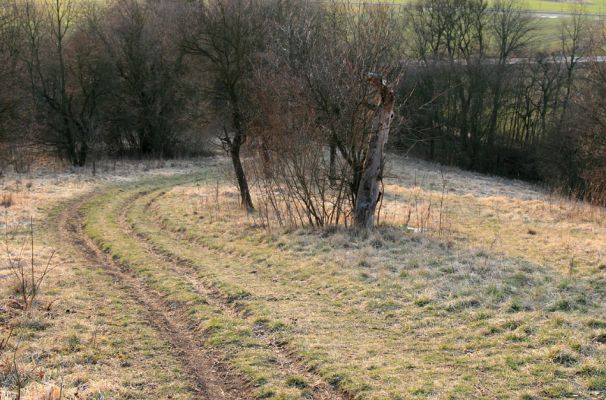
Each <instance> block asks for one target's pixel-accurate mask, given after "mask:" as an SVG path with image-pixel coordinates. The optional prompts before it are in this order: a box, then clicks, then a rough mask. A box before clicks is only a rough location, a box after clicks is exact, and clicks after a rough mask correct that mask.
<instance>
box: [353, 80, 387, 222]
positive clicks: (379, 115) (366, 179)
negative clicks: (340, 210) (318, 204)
mask: <svg viewBox="0 0 606 400" xmlns="http://www.w3.org/2000/svg"><path fill="white" fill-rule="evenodd" d="M368 80H369V82H370V83H371V84H372V85H373V86H375V87H376V88H377V90H378V91H379V94H380V97H381V100H380V102H379V105H378V106H377V109H376V111H375V115H374V120H373V127H372V131H371V133H370V137H369V141H368V148H367V151H366V158H365V160H364V165H363V167H362V174H361V179H360V184H359V186H358V194H357V196H356V197H357V198H356V204H355V210H354V223H355V226H356V228H357V229H365V230H370V229H372V228H373V227H374V224H375V213H376V209H377V204H378V203H379V200H380V198H381V195H382V193H381V189H380V185H381V181H382V179H383V166H384V164H385V144H386V143H387V139H388V137H389V128H390V126H391V121H392V120H393V117H394V112H393V109H394V101H395V96H394V92H393V90H392V89H391V88H389V87H388V86H387V83H386V82H385V80H383V79H382V78H381V77H380V76H377V75H375V74H370V75H369V78H368Z"/></svg>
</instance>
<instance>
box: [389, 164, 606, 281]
mask: <svg viewBox="0 0 606 400" xmlns="http://www.w3.org/2000/svg"><path fill="white" fill-rule="evenodd" d="M394 161H395V162H393V163H391V164H390V166H391V167H392V168H391V171H390V173H389V174H388V176H389V178H388V179H387V182H386V193H387V194H386V201H385V205H384V207H385V210H386V222H388V223H389V222H391V223H396V224H397V223H398V222H399V221H401V220H403V219H404V218H405V216H406V215H407V213H408V212H409V210H411V209H412V210H413V216H414V215H419V214H421V218H420V220H421V221H423V218H422V217H423V214H422V212H417V211H416V209H417V207H416V204H419V203H421V204H428V203H432V204H433V205H434V207H433V210H434V213H433V215H432V216H431V218H430V222H429V224H430V225H431V226H433V227H436V226H438V221H437V220H438V218H439V210H438V208H439V205H440V201H441V199H442V197H443V201H442V210H443V211H442V219H443V220H445V221H446V227H447V230H448V232H447V233H448V234H449V236H448V237H449V238H450V239H452V240H454V241H455V242H456V243H457V244H460V245H462V246H464V247H466V248H471V249H477V250H482V251H488V252H490V253H499V254H503V255H506V256H508V257H514V258H520V259H523V260H526V261H529V262H533V263H536V264H541V265H545V266H548V267H555V268H556V269H557V270H558V272H559V273H563V272H567V273H568V272H572V273H573V274H583V275H585V274H594V273H596V271H597V270H598V269H599V267H600V266H601V265H603V264H604V263H606V210H605V209H604V208H601V207H596V206H591V205H589V204H586V203H583V202H579V201H573V200H568V199H565V198H563V197H561V196H557V195H554V194H550V193H546V192H544V191H542V190H540V189H538V188H536V187H534V186H532V185H530V184H525V183H523V182H516V181H510V180H505V179H499V178H490V177H486V176H482V175H479V174H474V173H470V172H463V171H460V170H457V169H442V170H440V169H439V168H437V167H436V166H433V165H431V164H428V163H423V162H419V161H406V162H402V161H399V160H397V159H395V160H394ZM442 193H445V194H444V196H442ZM421 210H423V207H421ZM413 221H415V218H414V217H413ZM425 223H426V224H427V222H425ZM436 229H437V228H435V229H433V232H434V234H435V233H438V234H439V233H440V232H439V231H437V230H436ZM571 266H572V268H571Z"/></svg>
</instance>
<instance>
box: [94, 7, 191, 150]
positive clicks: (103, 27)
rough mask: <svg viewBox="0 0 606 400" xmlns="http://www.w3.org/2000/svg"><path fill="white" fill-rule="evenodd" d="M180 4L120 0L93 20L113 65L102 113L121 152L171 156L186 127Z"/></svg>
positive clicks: (97, 33)
mask: <svg viewBox="0 0 606 400" xmlns="http://www.w3.org/2000/svg"><path fill="white" fill-rule="evenodd" d="M178 7H180V6H179V4H178V3H175V2H166V1H158V2H154V3H153V5H152V4H151V3H145V2H140V1H137V0H117V1H115V2H113V3H111V4H110V6H109V7H108V8H107V9H106V10H104V12H103V13H102V14H101V15H99V17H97V18H95V19H94V20H92V21H91V23H92V25H93V26H94V31H95V34H96V37H97V38H98V39H99V40H100V41H101V42H102V43H103V48H104V52H103V53H104V56H105V58H106V59H107V60H108V63H110V64H111V65H112V74H113V78H114V79H113V82H112V83H113V90H112V95H111V102H109V103H110V104H109V106H108V107H107V109H106V110H104V114H105V116H106V120H107V128H108V131H109V132H108V134H109V141H110V145H111V146H112V147H113V149H114V151H116V152H118V153H123V154H124V153H135V154H139V155H144V156H150V155H151V156H160V157H163V156H172V155H174V153H175V147H176V145H177V142H178V135H179V133H180V132H181V131H182V129H183V123H182V121H183V115H184V113H185V112H184V108H185V103H186V101H185V96H186V93H187V87H186V84H185V79H184V76H185V72H186V71H185V69H186V68H185V64H184V62H183V52H182V51H181V49H180V47H179V44H178V40H175V39H174V37H175V36H176V34H177V30H178V28H177V24H178V20H177V13H178Z"/></svg>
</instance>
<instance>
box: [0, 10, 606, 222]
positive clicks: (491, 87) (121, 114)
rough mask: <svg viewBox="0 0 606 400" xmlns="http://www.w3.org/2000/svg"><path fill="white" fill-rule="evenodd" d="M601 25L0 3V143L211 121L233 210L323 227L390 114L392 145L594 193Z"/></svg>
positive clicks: (452, 14)
mask: <svg viewBox="0 0 606 400" xmlns="http://www.w3.org/2000/svg"><path fill="white" fill-rule="evenodd" d="M601 33H602V30H600V29H595V27H593V26H591V25H590V23H589V22H588V20H586V19H585V18H583V17H582V16H574V17H572V18H570V19H566V20H564V22H563V24H562V35H561V41H560V45H559V46H558V48H557V49H550V51H549V52H546V51H545V49H544V48H543V47H542V46H540V43H538V42H537V41H538V40H540V39H538V38H539V37H540V36H539V35H537V28H536V26H535V21H534V20H532V19H530V18H529V17H527V16H526V15H525V14H524V13H523V12H522V11H521V10H520V8H519V7H518V5H517V4H516V3H515V2H513V0H502V1H497V2H495V3H494V4H492V5H491V7H490V8H488V5H487V2H486V1H484V0H422V1H420V2H418V3H417V4H415V5H414V6H413V7H410V8H408V9H406V10H402V9H401V8H396V7H390V6H386V5H373V4H358V3H348V2H325V3H318V2H308V1H294V0H209V1H201V0H182V1H175V0H155V1H146V0H112V1H108V2H103V3H99V2H94V1H91V2H86V1H74V0H0V146H1V147H2V151H3V152H4V153H5V154H13V157H12V158H11V159H10V160H12V162H13V163H17V162H18V160H19V159H20V158H22V157H24V156H25V155H26V154H27V151H28V149H30V148H32V147H36V148H38V147H40V146H42V147H43V148H45V149H50V150H52V151H54V152H55V153H56V154H57V155H58V156H60V157H62V158H63V159H65V160H67V161H68V162H69V163H71V164H72V165H74V166H83V165H85V164H86V163H89V162H91V160H92V161H94V160H95V159H96V158H98V157H102V156H108V155H109V156H135V157H173V156H179V155H197V154H200V153H203V152H205V151H207V146H208V145H207V144H206V142H204V141H203V140H202V138H203V137H206V136H208V133H209V132H211V133H212V134H213V136H214V137H216V140H215V142H217V143H218V144H220V145H221V146H222V148H223V150H225V152H226V154H228V155H229V157H230V159H231V161H232V164H233V168H234V173H235V177H236V180H237V184H238V188H239V191H240V197H241V202H242V204H243V205H244V206H245V207H246V208H247V209H253V208H254V206H255V205H254V204H253V196H252V195H251V192H252V191H253V190H255V191H256V192H257V193H259V196H260V197H261V198H262V199H263V201H264V203H265V204H271V205H272V207H273V209H274V211H275V215H276V218H278V219H279V220H282V221H290V222H293V221H294V222H297V223H300V224H311V225H319V226H322V225H327V224H338V223H350V222H352V221H354V219H355V218H356V217H355V214H356V212H355V206H356V205H358V206H359V205H360V204H361V203H362V202H361V201H359V196H361V195H364V196H366V195H367V194H368V193H372V195H371V197H372V200H373V202H374V203H376V202H377V201H380V197H381V195H382V194H381V190H380V189H378V187H379V186H377V184H378V185H380V181H381V175H382V170H383V164H384V158H383V155H382V150H383V148H384V146H385V145H386V144H385V142H386V141H387V133H389V130H387V131H385V130H384V129H383V130H381V127H385V126H389V125H390V124H391V138H390V140H389V143H387V146H390V147H391V149H392V150H393V151H395V152H410V151H412V152H414V153H416V154H417V155H419V156H422V157H425V158H428V159H432V160H436V161H439V162H442V163H447V164H452V165H459V166H462V167H464V168H470V169H475V170H480V171H484V172H489V173H495V174H503V175H508V176H514V177H520V178H524V179H532V180H539V181H545V182H549V183H550V184H552V185H554V186H557V187H558V188H562V189H564V190H565V191H566V192H568V193H571V194H572V193H574V194H576V195H579V196H584V197H587V198H589V199H590V200H593V201H596V202H598V203H599V202H601V203H604V201H605V200H606V195H605V193H606V161H605V159H606V157H605V150H604V149H606V146H605V143H604V142H605V139H604V138H605V134H604V123H606V119H604V116H603V111H602V110H603V107H602V106H601V102H602V101H603V98H604V96H603V95H602V91H603V90H604V89H605V88H606V80H605V79H604V78H606V75H605V73H604V72H605V71H604V70H603V66H602V63H599V62H581V60H582V59H581V57H585V58H587V57H588V56H591V55H593V54H596V53H595V52H596V51H598V50H601V45H602V43H603V41H602V38H601V37H600V35H601ZM520 60H523V61H522V62H521V61H520ZM583 60H584V59H583ZM389 93H392V94H391V95H390V94H389ZM389 107H393V108H394V110H393V111H394V112H393V113H392V112H388V111H387V110H388V108H389ZM392 120H393V123H392ZM379 133H380V134H379ZM11 149H13V151H12V153H11ZM14 149H17V150H14ZM373 149H374V150H380V151H379V152H378V153H376V155H377V157H378V159H377V158H376V157H371V154H375V151H374V150H373ZM15 155H16V157H15ZM5 159H9V158H7V157H5ZM377 160H378V163H377ZM371 164H372V165H374V167H373V168H371ZM371 169H372V170H373V171H375V173H373V177H371V178H372V179H371V180H374V183H375V184H374V185H371V186H372V190H366V189H369V187H367V186H368V182H369V181H368V176H367V175H368V171H369V170H371ZM371 209H372V214H373V215H374V208H372V207H371ZM367 212H369V211H368V210H367Z"/></svg>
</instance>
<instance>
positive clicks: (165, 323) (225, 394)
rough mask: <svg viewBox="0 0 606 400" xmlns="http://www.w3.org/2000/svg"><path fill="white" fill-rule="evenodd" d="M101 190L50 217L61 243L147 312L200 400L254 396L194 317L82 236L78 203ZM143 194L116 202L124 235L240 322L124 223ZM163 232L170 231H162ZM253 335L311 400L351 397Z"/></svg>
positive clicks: (189, 271) (208, 288)
mask: <svg viewBox="0 0 606 400" xmlns="http://www.w3.org/2000/svg"><path fill="white" fill-rule="evenodd" d="M163 193H164V192H161V191H158V192H153V193H152V198H151V200H150V201H149V203H148V204H147V207H148V210H149V205H150V204H152V202H153V201H154V200H156V199H158V198H159V197H161V196H162V195H163ZM102 194H103V193H102V192H96V193H93V194H89V195H85V196H82V197H80V198H78V199H76V200H75V201H72V202H71V203H70V204H69V205H68V206H66V207H65V208H64V210H63V211H62V212H61V213H60V214H59V215H58V217H57V218H56V220H55V221H54V224H55V227H56V231H57V232H58V234H59V239H60V240H61V241H62V242H63V243H64V245H67V246H71V247H73V248H74V249H75V250H77V252H78V253H79V254H81V256H82V258H83V259H85V260H86V261H87V263H86V265H91V267H98V266H100V265H101V266H103V267H104V269H105V271H107V274H109V275H110V276H111V277H112V278H113V280H114V281H115V282H117V286H116V287H117V288H119V289H120V290H124V291H125V292H127V293H128V295H129V296H130V297H132V298H133V299H134V300H136V301H137V302H138V303H140V304H141V305H142V306H143V308H144V309H145V310H147V315H145V319H146V320H147V321H148V323H149V324H150V325H151V326H152V327H153V328H154V329H155V330H157V331H158V332H160V334H161V336H162V337H163V338H164V339H165V340H166V341H167V342H169V343H170V344H171V345H172V348H173V352H174V354H173V355H174V356H175V357H176V358H178V359H179V360H180V363H181V364H182V365H183V367H184V368H185V369H186V371H188V375H190V376H191V387H192V390H194V391H195V392H196V393H197V395H199V396H200V398H203V399H209V400H210V399H212V400H214V399H252V398H254V395H253V394H252V391H251V387H250V384H249V383H248V382H247V381H246V379H245V378H243V377H242V376H240V375H239V374H238V373H236V372H235V371H234V370H233V369H232V368H231V367H230V366H228V365H226V364H225V363H224V362H222V361H220V360H221V359H225V357H221V354H218V353H217V350H216V349H211V348H210V347H209V346H207V345H206V344H205V335H204V332H200V331H199V330H198V329H197V328H196V327H197V326H198V323H197V321H193V320H192V319H191V318H190V317H188V316H186V315H187V313H186V311H185V310H181V309H179V306H178V305H175V304H174V303H170V304H169V303H168V302H167V301H166V300H165V299H164V296H163V295H162V294H161V293H158V292H156V291H155V290H154V289H152V288H150V287H148V286H147V285H146V284H145V283H144V281H143V279H141V278H140V277H137V276H136V274H135V273H134V272H133V271H132V270H130V268H129V266H128V265H125V264H122V263H121V262H117V261H115V260H114V259H112V257H110V255H108V254H106V253H105V252H103V251H102V250H101V249H100V247H99V246H98V245H97V243H95V242H94V241H93V240H91V239H90V238H89V237H88V236H87V235H86V234H85V232H84V231H83V229H82V226H83V218H84V210H83V206H84V205H85V204H86V203H87V202H88V201H90V200H92V199H94V198H95V196H100V195H102ZM146 195H148V192H147V191H146V190H143V189H136V190H132V191H131V193H129V197H128V199H127V201H126V202H125V203H124V204H121V207H120V210H121V211H120V214H119V215H118V221H119V226H120V229H121V230H122V231H123V233H125V234H127V235H128V236H129V237H130V238H131V239H133V240H135V241H136V243H137V246H138V247H140V248H141V249H143V250H144V251H145V252H146V254H148V255H149V258H150V260H153V261H154V262H157V263H159V264H162V265H165V266H166V268H167V269H168V270H170V271H171V273H172V274H175V275H178V276H180V277H182V278H183V279H185V280H186V281H187V282H188V283H189V284H190V285H191V286H192V287H193V288H194V289H195V291H196V292H197V293H198V294H200V295H201V296H203V297H204V298H205V299H208V301H209V304H212V305H213V306H214V307H216V308H218V309H220V310H221V312H223V313H224V314H225V315H229V316H230V317H232V318H238V319H242V320H245V319H246V318H247V315H246V314H245V313H243V312H242V310H239V309H238V308H237V307H236V306H234V305H233V304H231V303H230V302H229V301H228V300H227V299H225V297H224V296H222V294H221V293H219V292H218V291H217V289H216V288H214V287H213V286H212V285H211V284H209V283H207V282H203V281H201V280H198V279H196V278H195V273H194V272H195V271H194V269H193V267H192V265H191V264H190V263H189V262H188V261H187V260H185V259H182V258H180V257H179V255H178V254H171V253H167V252H166V251H161V250H159V249H157V248H156V247H155V246H154V245H153V243H152V242H151V241H150V240H148V238H146V237H145V236H144V235H143V234H141V233H138V232H136V231H135V229H133V226H132V225H131V224H130V223H129V222H128V218H127V214H128V211H129V209H130V208H131V207H132V205H133V203H134V202H135V201H136V200H137V199H140V198H141V197H142V196H146ZM151 220H153V218H151ZM156 223H157V221H156ZM168 234H171V233H169V232H167V235H168ZM172 234H174V233H172ZM255 335H256V336H257V338H258V339H260V340H261V342H262V343H264V346H266V348H268V349H270V350H271V352H272V354H273V355H274V357H275V359H276V360H277V362H276V365H277V366H279V368H280V369H281V370H282V372H284V373H286V374H288V375H292V376H295V375H296V376H302V377H305V379H306V380H307V381H308V382H311V383H312V392H311V395H312V396H313V397H312V398H313V399H318V400H329V399H337V400H338V399H350V398H352V397H351V396H350V395H349V394H346V393H341V392H339V391H337V390H336V389H335V388H334V387H332V386H331V385H329V384H327V383H326V382H325V381H324V380H323V379H322V378H321V377H320V376H318V375H317V374H316V373H315V372H313V371H310V370H309V369H308V368H307V367H306V366H305V365H303V364H302V363H301V362H300V361H299V359H298V358H297V356H296V355H294V354H292V353H290V352H289V351H288V350H287V349H285V348H283V347H282V346H281V345H280V344H277V343H276V342H275V341H273V339H272V337H271V336H270V335H268V334H267V332H264V330H263V328H262V327H259V328H258V329H256V331H255ZM223 356H225V355H223Z"/></svg>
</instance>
